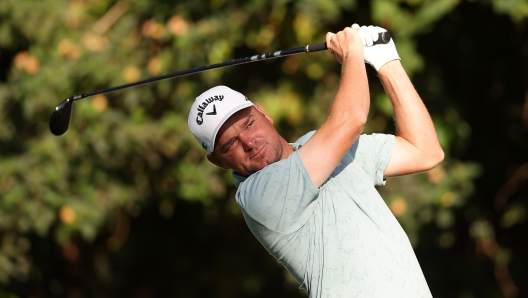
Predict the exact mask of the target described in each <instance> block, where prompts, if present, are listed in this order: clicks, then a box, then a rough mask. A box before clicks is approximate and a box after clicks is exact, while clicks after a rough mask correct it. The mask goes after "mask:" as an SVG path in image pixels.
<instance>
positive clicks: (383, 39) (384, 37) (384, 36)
mask: <svg viewBox="0 0 528 298" xmlns="http://www.w3.org/2000/svg"><path fill="white" fill-rule="evenodd" d="M390 38H391V36H390V34H389V32H381V33H379V38H378V41H377V42H375V44H382V43H388V42H389V41H390ZM326 49H327V47H326V42H322V43H315V44H310V45H307V46H305V47H299V48H294V49H289V50H282V51H277V52H270V53H267V54H261V55H254V56H250V57H245V58H238V59H233V60H229V61H224V62H220V63H216V64H211V65H206V66H201V67H196V68H192V69H188V70H184V71H179V72H174V73H170V74H166V75H163V76H158V77H153V78H150V79H146V80H143V81H138V82H134V83H130V84H126V85H121V86H116V87H112V88H108V89H102V90H98V91H95V92H91V93H84V94H78V95H74V96H73V97H71V99H72V101H76V100H79V99H83V98H86V97H90V96H94V95H97V94H104V93H109V92H113V91H118V90H122V89H126V88H130V87H136V86H141V85H145V84H150V83H153V82H158V81H162V80H167V79H172V78H177V77H182V76H186V75H190V74H194V73H199V72H203V71H206V70H211V69H216V68H222V67H226V66H232V65H239V64H245V63H250V62H255V61H261V60H267V59H272V58H279V57H285V56H290V55H295V54H301V53H312V52H318V51H323V50H326Z"/></svg>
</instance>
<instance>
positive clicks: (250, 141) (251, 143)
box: [239, 134, 256, 151]
mask: <svg viewBox="0 0 528 298" xmlns="http://www.w3.org/2000/svg"><path fill="white" fill-rule="evenodd" d="M239 140H240V142H241V143H242V147H243V148H244V151H250V150H253V148H255V141H256V139H255V138H254V137H253V136H251V135H246V134H241V135H240V136H239Z"/></svg>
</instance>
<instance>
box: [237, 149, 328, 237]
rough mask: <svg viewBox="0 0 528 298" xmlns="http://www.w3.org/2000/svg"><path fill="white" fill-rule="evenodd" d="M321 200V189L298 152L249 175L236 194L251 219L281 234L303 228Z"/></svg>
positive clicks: (238, 201)
mask: <svg viewBox="0 0 528 298" xmlns="http://www.w3.org/2000/svg"><path fill="white" fill-rule="evenodd" d="M318 197H319V189H318V188H317V187H316V186H315V185H314V184H313V182H312V180H311V179H310V176H309V174H308V172H307V170H306V168H305V166H304V164H303V162H302V160H301V158H300V156H299V153H298V152H297V151H295V152H294V153H292V154H291V155H290V156H289V157H288V158H287V159H284V160H281V161H278V162H276V163H273V164H271V165H269V166H267V167H265V168H263V169H262V170H260V171H258V172H256V173H254V174H253V175H251V176H249V177H248V178H247V179H246V180H245V181H244V182H242V183H241V184H240V185H239V188H238V191H237V193H236V200H237V203H238V204H239V205H240V207H241V208H242V209H243V210H244V211H245V212H246V213H247V214H248V215H249V216H250V217H251V218H253V219H254V220H255V221H257V222H259V223H260V224H262V225H264V226H265V227H266V228H268V229H270V230H273V231H276V232H280V233H292V232H295V231H296V230H298V229H300V228H301V227H302V226H303V225H304V224H305V223H306V222H307V221H308V219H309V218H310V216H311V215H312V213H313V210H314V209H315V207H316V206H317V198H318Z"/></svg>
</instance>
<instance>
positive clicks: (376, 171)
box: [348, 134, 395, 186]
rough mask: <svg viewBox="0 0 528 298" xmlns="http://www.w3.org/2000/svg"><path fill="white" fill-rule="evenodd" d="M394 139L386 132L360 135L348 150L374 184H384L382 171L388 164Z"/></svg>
mask: <svg viewBox="0 0 528 298" xmlns="http://www.w3.org/2000/svg"><path fill="white" fill-rule="evenodd" d="M394 139H395V137H394V136H393V135H388V134H371V135H361V136H360V137H359V138H358V140H357V141H356V142H355V143H354V145H352V147H351V148H350V150H349V151H348V154H350V155H351V156H352V158H353V159H354V161H355V162H356V163H358V164H359V165H360V167H361V168H362V169H363V171H364V172H365V174H366V175H367V176H368V177H370V178H371V179H372V182H373V183H374V185H376V186H381V185H385V179H384V178H383V173H384V172H385V169H386V168H387V165H388V164H389V160H390V157H391V154H392V149H393V148H394Z"/></svg>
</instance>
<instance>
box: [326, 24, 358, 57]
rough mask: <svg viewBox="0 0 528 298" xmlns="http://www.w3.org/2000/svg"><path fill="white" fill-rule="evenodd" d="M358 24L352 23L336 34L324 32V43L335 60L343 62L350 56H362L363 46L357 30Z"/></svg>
mask: <svg viewBox="0 0 528 298" xmlns="http://www.w3.org/2000/svg"><path fill="white" fill-rule="evenodd" d="M358 29H359V25H358V24H354V25H352V27H351V28H345V29H344V30H343V31H339V32H338V33H337V34H334V33H331V32H328V33H327V34H326V45H327V47H328V50H329V51H330V53H332V54H333V55H334V57H335V58H336V60H337V62H339V63H341V64H343V61H345V60H346V59H347V57H348V56H349V55H350V57H352V56H354V57H356V58H357V57H363V47H362V46H361V45H362V42H361V40H360V35H359V32H358Z"/></svg>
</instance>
